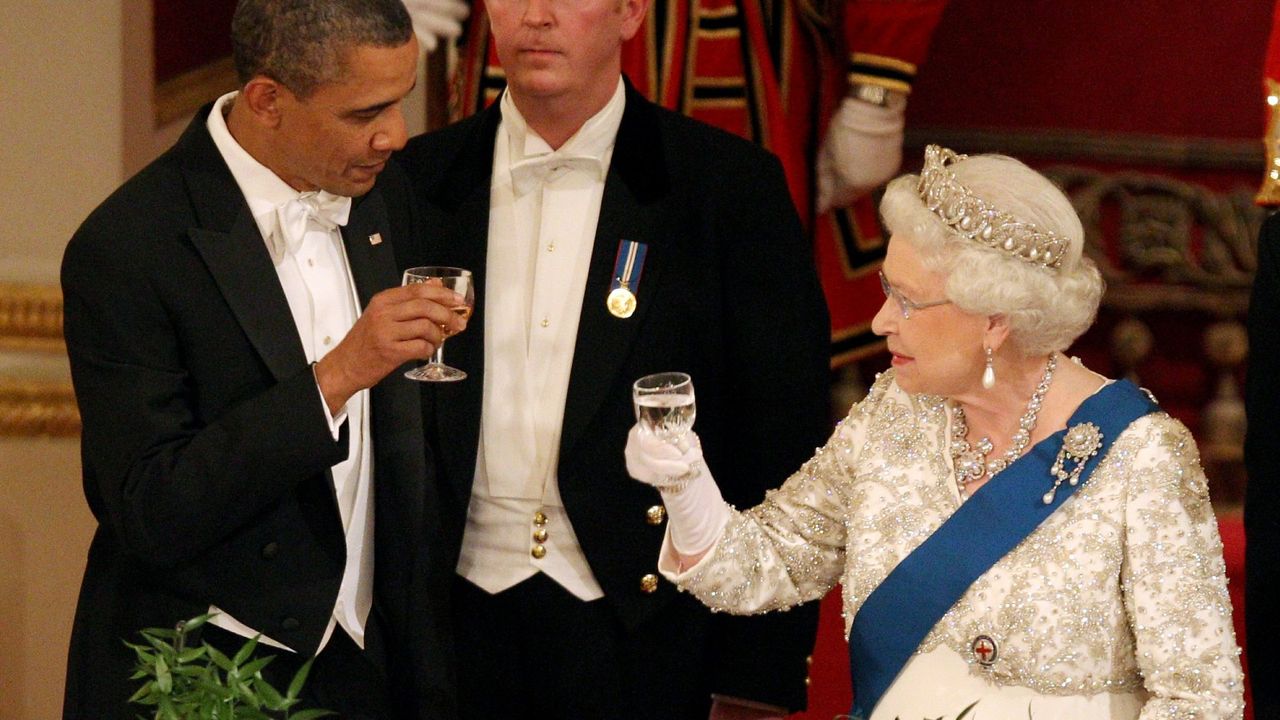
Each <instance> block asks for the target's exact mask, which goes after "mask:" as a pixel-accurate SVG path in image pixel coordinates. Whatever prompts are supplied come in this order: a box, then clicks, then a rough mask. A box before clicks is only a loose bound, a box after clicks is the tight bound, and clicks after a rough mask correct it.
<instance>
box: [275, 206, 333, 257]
mask: <svg viewBox="0 0 1280 720" xmlns="http://www.w3.org/2000/svg"><path fill="white" fill-rule="evenodd" d="M350 215H351V198H349V197H343V196H341V195H334V194H332V193H328V192H325V191H324V190H320V191H319V192H306V193H302V194H301V195H299V196H298V197H296V198H294V199H293V200H290V201H288V202H286V203H283V204H281V205H279V206H277V207H276V229H277V233H276V235H277V237H278V238H279V240H280V243H281V245H279V246H277V249H278V250H279V252H280V255H281V256H283V255H284V254H285V253H286V252H288V253H295V252H297V251H298V248H299V247H300V246H301V245H302V238H303V237H304V236H305V235H306V234H307V222H308V221H310V220H314V221H315V222H316V223H317V224H318V225H320V227H322V228H324V229H325V230H332V229H333V228H336V227H340V226H343V225H346V224H347V218H348V217H349V216H350Z"/></svg>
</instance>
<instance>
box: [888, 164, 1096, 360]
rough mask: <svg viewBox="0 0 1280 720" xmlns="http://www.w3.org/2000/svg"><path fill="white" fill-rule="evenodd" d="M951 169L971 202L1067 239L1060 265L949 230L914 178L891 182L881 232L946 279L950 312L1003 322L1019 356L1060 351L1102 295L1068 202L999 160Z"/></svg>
mask: <svg viewBox="0 0 1280 720" xmlns="http://www.w3.org/2000/svg"><path fill="white" fill-rule="evenodd" d="M950 169H951V171H952V172H953V173H955V177H956V179H957V180H958V181H959V182H960V183H962V184H963V185H964V186H965V187H966V188H968V189H969V191H970V192H971V193H973V195H975V196H977V197H979V198H981V199H982V200H984V201H985V202H987V203H989V204H991V205H993V206H996V207H998V208H999V209H1001V210H1003V211H1004V212H1007V213H1010V214H1012V215H1014V216H1016V217H1017V218H1018V219H1019V220H1022V221H1024V222H1029V223H1033V224H1035V225H1036V226H1037V227H1039V228H1041V229H1043V230H1047V231H1049V232H1052V233H1056V234H1058V235H1061V236H1062V237H1064V238H1066V239H1067V240H1068V245H1067V248H1066V250H1065V252H1064V253H1063V256H1062V262H1061V265H1060V266H1059V267H1057V268H1046V267H1043V266H1040V265H1035V264H1032V263H1028V262H1026V261H1024V260H1021V259H1019V258H1017V257H1016V256H1014V255H1012V254H1010V253H1007V252H1004V251H1003V250H1000V249H995V248H991V247H987V246H985V245H982V244H979V243H977V242H974V241H972V240H969V239H967V238H965V237H963V236H962V235H960V234H958V233H956V232H954V231H952V230H951V229H949V228H948V227H947V225H946V224H945V223H943V222H942V220H941V219H940V218H939V217H938V216H937V215H935V214H934V213H933V212H932V211H930V210H929V208H928V207H927V206H926V205H925V204H924V203H923V202H922V201H921V199H920V195H919V194H918V192H917V183H918V178H917V177H916V176H915V175H906V176H903V177H900V178H898V179H896V180H894V181H893V182H891V183H889V187H888V188H887V189H886V190H885V194H884V198H883V200H881V202H880V214H881V217H882V218H883V219H884V224H885V227H886V228H887V229H888V230H889V233H890V234H891V235H892V236H893V238H894V239H895V240H897V241H899V242H902V241H906V242H910V243H911V244H912V245H913V246H914V247H915V248H916V250H917V251H919V253H920V255H921V259H922V262H923V263H924V264H925V266H926V267H927V268H929V269H930V270H933V271H936V272H941V273H943V274H944V275H945V276H946V278H947V279H946V283H945V286H944V290H943V292H944V294H945V296H946V298H947V299H949V300H951V302H953V303H954V304H955V305H956V307H958V308H959V309H961V310H964V311H965V312H970V313H975V314H978V315H1003V316H1005V317H1006V318H1007V319H1008V322H1009V339H1010V341H1011V342H1012V343H1013V344H1014V346H1015V347H1016V348H1017V349H1018V350H1019V351H1021V352H1022V353H1023V354H1025V355H1027V356H1037V355H1045V354H1048V353H1050V352H1052V351H1054V350H1065V349H1066V348H1067V347H1068V346H1069V345H1070V344H1071V343H1072V342H1074V341H1075V339H1076V338H1078V337H1080V335H1081V334H1083V333H1084V331H1085V330H1087V329H1089V326H1090V325H1092V324H1093V321H1094V318H1095V317H1096V316H1097V312H1098V304H1099V303H1100V302H1101V301H1102V291H1103V282H1102V275H1101V274H1100V273H1099V272H1098V267H1097V265H1095V264H1094V262H1093V260H1091V259H1090V258H1088V257H1085V256H1084V255H1083V250H1084V228H1083V227H1082V226H1081V225H1080V218H1079V216H1078V215H1076V212H1075V209H1074V208H1073V207H1072V206H1071V201H1070V200H1068V199H1067V196H1066V195H1064V194H1063V192H1062V191H1061V190H1059V189H1058V187H1057V186H1056V185H1054V184H1053V183H1052V182H1051V181H1050V180H1049V179H1048V178H1046V177H1045V176H1043V175H1041V174H1040V173H1038V172H1036V171H1035V170H1032V169H1031V168H1029V167H1027V166H1026V165H1024V164H1022V163H1021V162H1019V161H1017V160H1015V159H1013V158H1011V157H1007V156H1004V155H975V156H971V157H968V158H966V159H964V160H960V161H958V162H956V163H954V164H953V165H951V166H950Z"/></svg>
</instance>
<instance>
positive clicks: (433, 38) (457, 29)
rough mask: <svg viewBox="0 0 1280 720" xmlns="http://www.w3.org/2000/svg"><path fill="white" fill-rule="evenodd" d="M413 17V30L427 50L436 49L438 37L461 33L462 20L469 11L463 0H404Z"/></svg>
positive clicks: (448, 36) (469, 8)
mask: <svg viewBox="0 0 1280 720" xmlns="http://www.w3.org/2000/svg"><path fill="white" fill-rule="evenodd" d="M404 6H405V8H406V9H408V10H409V15H410V17H412V18H413V31H414V32H415V33H417V34H418V42H420V43H422V47H423V49H424V50H426V51H427V52H431V51H433V50H435V49H436V47H437V46H438V45H439V44H440V38H448V39H450V40H452V39H453V38H456V37H458V36H459V35H461V34H462V21H463V20H466V19H467V15H469V14H470V13H471V6H470V5H468V4H467V3H465V2H463V0H404Z"/></svg>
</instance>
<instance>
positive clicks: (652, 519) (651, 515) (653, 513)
mask: <svg viewBox="0 0 1280 720" xmlns="http://www.w3.org/2000/svg"><path fill="white" fill-rule="evenodd" d="M666 519H667V509H666V508H664V507H662V506H661V505H654V506H653V507H651V508H649V509H648V510H646V511H645V513H644V521H645V522H647V523H649V524H650V525H661V524H662V521H663V520H666Z"/></svg>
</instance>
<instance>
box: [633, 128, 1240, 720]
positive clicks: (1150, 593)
mask: <svg viewBox="0 0 1280 720" xmlns="http://www.w3.org/2000/svg"><path fill="white" fill-rule="evenodd" d="M881 213H882V215H883V218H884V223H885V226H886V227H887V228H888V230H889V232H890V234H891V235H890V240H889V246H888V251H887V255H886V257H885V261H884V266H883V271H882V273H881V276H880V281H881V284H882V286H883V289H884V294H885V302H884V305H883V306H882V307H881V308H880V311H879V312H878V313H877V314H876V317H875V320H874V321H873V323H872V329H873V330H874V331H875V332H876V334H878V335H882V336H884V337H885V338H886V340H887V344H888V349H889V352H890V353H891V354H892V358H893V360H892V368H891V369H889V370H887V371H886V372H884V373H883V374H881V375H880V376H878V377H877V379H876V382H875V383H874V385H873V386H872V388H871V390H870V392H869V393H868V395H867V397H866V398H865V399H864V400H863V401H861V402H859V403H858V404H856V405H854V406H853V408H852V409H851V410H850V411H849V414H848V416H847V417H846V418H845V419H844V420H843V421H842V422H841V423H840V424H839V425H838V427H837V428H836V430H835V432H834V434H833V435H832V436H831V439H830V440H829V441H828V442H827V444H826V445H825V446H824V447H822V448H820V449H819V450H818V451H817V452H816V454H815V455H814V456H813V458H812V459H810V460H809V461H808V462H807V463H805V465H804V466H803V467H801V468H800V469H799V470H798V471H797V472H796V473H795V474H794V475H792V476H791V478H790V479H788V480H787V482H786V483H785V484H784V485H783V486H782V487H781V488H779V489H778V490H776V491H773V492H771V493H770V494H769V495H768V496H767V497H766V499H765V501H764V502H763V503H761V504H760V505H759V506H757V507H755V508H752V509H750V510H746V511H738V510H735V509H733V508H732V507H730V506H729V505H727V504H726V503H725V502H724V500H723V499H722V498H721V496H720V492H719V490H718V489H717V487H716V484H715V480H714V478H713V472H714V470H715V468H708V467H706V466H705V464H704V463H703V462H702V457H701V450H700V446H699V443H698V441H697V438H696V437H695V436H693V435H692V434H690V435H689V436H686V438H685V440H686V441H687V442H681V443H679V444H673V443H670V442H668V441H667V440H665V439H663V438H660V437H658V436H656V435H653V434H651V433H648V432H646V431H645V430H643V429H641V428H640V427H639V426H637V427H636V428H633V429H632V432H631V435H630V437H629V440H628V444H627V463H628V469H629V470H630V472H631V474H632V475H633V476H635V477H636V478H637V479H639V480H641V481H642V482H647V483H649V484H651V485H654V486H656V487H657V488H658V489H659V490H660V491H661V493H662V496H663V500H664V502H665V504H666V506H667V511H668V517H669V521H668V522H669V525H668V528H667V537H666V540H665V542H664V545H663V549H662V556H661V558H660V565H659V567H660V568H661V570H662V572H663V574H664V575H665V576H666V577H667V578H668V579H670V580H672V581H673V582H675V583H676V584H677V585H679V586H680V587H681V588H682V589H684V590H686V591H688V592H691V593H693V594H694V595H695V596H697V597H698V598H699V599H700V600H701V601H702V602H703V603H705V604H707V605H708V606H710V607H711V608H713V609H715V610H721V611H725V612H731V613H760V612H767V611H771V610H781V609H785V608H788V607H791V606H794V605H796V604H799V603H803V602H806V601H809V600H813V599H816V598H820V597H822V596H823V595H824V594H825V593H826V592H827V591H828V590H830V589H831V588H832V587H833V586H834V585H835V584H837V583H839V584H841V586H842V588H843V594H844V596H843V608H844V613H843V615H844V619H845V630H846V632H847V634H848V637H849V649H850V661H851V669H852V677H853V683H854V708H853V710H852V713H853V716H854V717H863V718H869V719H870V720H882V719H885V720H889V719H892V718H902V719H903V720H907V719H908V718H911V719H914V718H926V717H927V718H936V717H949V718H950V717H955V716H956V715H957V714H960V713H961V712H962V711H963V710H964V709H965V708H968V707H970V706H972V710H971V712H972V713H974V716H975V717H979V718H982V720H992V719H998V718H1018V719H1019V720H1025V718H1027V717H1028V716H1031V717H1034V718H1035V719H1036V720H1054V719H1055V718H1064V719H1065V718H1088V719H1090V720H1095V719H1107V718H1115V719H1119V718H1174V717H1177V718H1191V717H1195V718H1239V717H1241V714H1242V708H1243V699H1242V695H1243V688H1242V675H1241V669H1240V662H1239V649H1238V648H1237V646H1236V642H1235V637H1234V634H1233V632H1232V624H1231V604H1230V601H1229V599H1228V596H1227V590H1226V579H1225V574H1224V565H1223V561H1222V544H1221V541H1220V539H1219V537H1218V533H1217V525H1216V522H1215V519H1214V514H1213V510H1212V508H1211V506H1210V504H1209V495H1208V486H1207V482H1206V479H1205V475H1204V471H1203V470H1202V468H1201V466H1200V461H1199V455H1198V452H1197V450H1196V445H1195V442H1194V440H1193V439H1192V437H1191V435H1190V433H1189V432H1188V431H1187V429H1186V427H1184V426H1183V425H1182V424H1181V423H1180V422H1178V421H1177V420H1174V419H1173V418H1171V417H1169V415H1167V414H1166V413H1164V412H1162V411H1160V409H1159V407H1158V406H1157V405H1156V404H1155V402H1154V399H1153V398H1151V397H1150V396H1149V394H1147V393H1146V392H1145V391H1142V390H1140V389H1138V388H1137V387H1135V386H1134V385H1132V384H1131V383H1129V382H1127V381H1118V382H1117V381H1112V380H1108V379H1107V378H1105V377H1103V376H1101V375H1099V374H1097V373H1095V372H1093V371H1091V370H1089V369H1088V368H1086V367H1084V366H1083V365H1081V364H1080V363H1079V362H1076V361H1073V360H1070V359H1068V358H1067V357H1065V356H1064V355H1063V354H1062V351H1063V350H1064V349H1066V348H1067V347H1068V346H1069V345H1070V344H1071V343H1072V341H1074V340H1075V339H1076V338H1077V337H1078V336H1079V335H1080V334H1081V333H1083V332H1084V331H1085V330H1086V329H1087V328H1088V327H1089V325H1090V324H1091V323H1092V322H1093V319H1094V316H1095V313H1096V311H1097V308H1098V303H1099V301H1100V299H1101V295H1102V280H1101V277H1100V276H1099V273H1098V270H1097V268H1096V267H1095V265H1094V264H1093V262H1092V261H1091V260H1089V259H1088V258H1086V257H1084V256H1083V254H1082V249H1083V230H1082V228H1081V225H1080V221H1079V219H1078V217H1077V216H1076V214H1075V212H1074V210H1073V209H1072V207H1071V204H1070V202H1069V201H1068V200H1067V198H1066V197H1065V196H1064V195H1063V194H1062V193H1061V192H1060V191H1059V190H1058V189H1057V188H1056V187H1054V185H1053V184H1052V183H1050V182H1049V181H1048V180H1047V179H1045V178H1044V177H1043V176H1041V175H1040V174H1038V173H1036V172H1035V171H1033V170H1031V169H1030V168H1028V167H1026V166H1025V165H1023V164H1022V163H1020V162H1018V161H1016V160H1013V159H1012V158H1008V157H1002V156H993V155H982V156H975V157H966V156H964V155H958V154H956V153H954V152H951V151H950V150H946V149H944V148H939V147H937V146H930V147H929V148H928V149H927V150H926V153H925V164H924V167H923V169H922V171H921V174H920V176H919V177H915V176H906V177H902V178H899V179H897V180H895V181H894V182H893V183H891V184H890V186H889V187H888V189H887V191H886V193H885V196H884V199H883V202H882V203H881ZM695 380H696V379H695ZM975 703H976V704H975Z"/></svg>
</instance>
